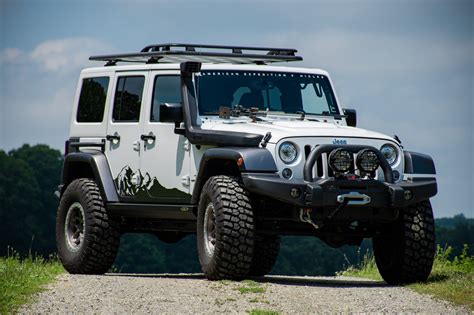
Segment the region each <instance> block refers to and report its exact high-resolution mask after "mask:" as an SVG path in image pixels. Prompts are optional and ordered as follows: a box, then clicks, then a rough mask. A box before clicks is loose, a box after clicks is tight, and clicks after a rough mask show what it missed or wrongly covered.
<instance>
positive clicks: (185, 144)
mask: <svg viewBox="0 0 474 315" xmlns="http://www.w3.org/2000/svg"><path fill="white" fill-rule="evenodd" d="M183 148H184V151H189V149H190V148H191V146H190V145H189V140H188V139H186V140H185V141H184V144H183Z"/></svg>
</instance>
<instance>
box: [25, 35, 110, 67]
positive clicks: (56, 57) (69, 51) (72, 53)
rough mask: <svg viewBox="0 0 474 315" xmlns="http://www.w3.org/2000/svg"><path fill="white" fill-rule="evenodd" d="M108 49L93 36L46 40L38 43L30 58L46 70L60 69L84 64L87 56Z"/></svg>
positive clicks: (107, 46)
mask: <svg viewBox="0 0 474 315" xmlns="http://www.w3.org/2000/svg"><path fill="white" fill-rule="evenodd" d="M105 51H110V47H109V45H107V44H105V43H103V42H101V41H98V40H96V39H93V38H66V39H56V40H48V41H45V42H43V43H41V44H39V45H38V46H37V47H36V48H35V49H33V52H32V53H31V59H32V60H33V61H35V62H37V63H38V64H39V65H40V66H41V67H42V68H43V69H45V70H47V71H53V72H56V71H62V70H64V69H71V68H72V69H77V68H81V67H84V66H86V65H87V64H88V63H89V61H88V59H89V56H90V55H93V54H98V53H103V52H105Z"/></svg>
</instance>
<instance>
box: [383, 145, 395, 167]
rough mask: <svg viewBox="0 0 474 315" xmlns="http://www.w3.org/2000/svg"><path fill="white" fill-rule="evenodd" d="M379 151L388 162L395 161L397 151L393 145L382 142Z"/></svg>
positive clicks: (392, 162)
mask: <svg viewBox="0 0 474 315" xmlns="http://www.w3.org/2000/svg"><path fill="white" fill-rule="evenodd" d="M380 152H382V154H383V156H385V158H386V159H387V162H388V164H390V165H393V164H395V162H396V161H397V158H398V151H397V149H396V148H395V147H394V146H393V145H391V144H384V145H383V146H382V148H381V149H380Z"/></svg>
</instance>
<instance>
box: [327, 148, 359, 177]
mask: <svg viewBox="0 0 474 315" xmlns="http://www.w3.org/2000/svg"><path fill="white" fill-rule="evenodd" d="M328 163H329V166H330V167H331V168H332V169H333V171H335V172H347V171H348V170H349V169H350V168H351V166H352V164H353V163H354V158H353V157H352V153H350V152H349V151H347V150H345V149H342V148H339V149H336V150H333V151H332V152H331V153H330V154H329V158H328Z"/></svg>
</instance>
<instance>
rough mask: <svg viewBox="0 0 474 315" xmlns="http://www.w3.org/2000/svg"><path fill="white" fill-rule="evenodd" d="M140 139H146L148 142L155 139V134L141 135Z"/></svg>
mask: <svg viewBox="0 0 474 315" xmlns="http://www.w3.org/2000/svg"><path fill="white" fill-rule="evenodd" d="M140 139H141V140H142V141H146V142H149V143H150V142H153V141H155V140H156V136H155V135H154V134H152V133H150V134H149V135H141V136H140Z"/></svg>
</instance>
